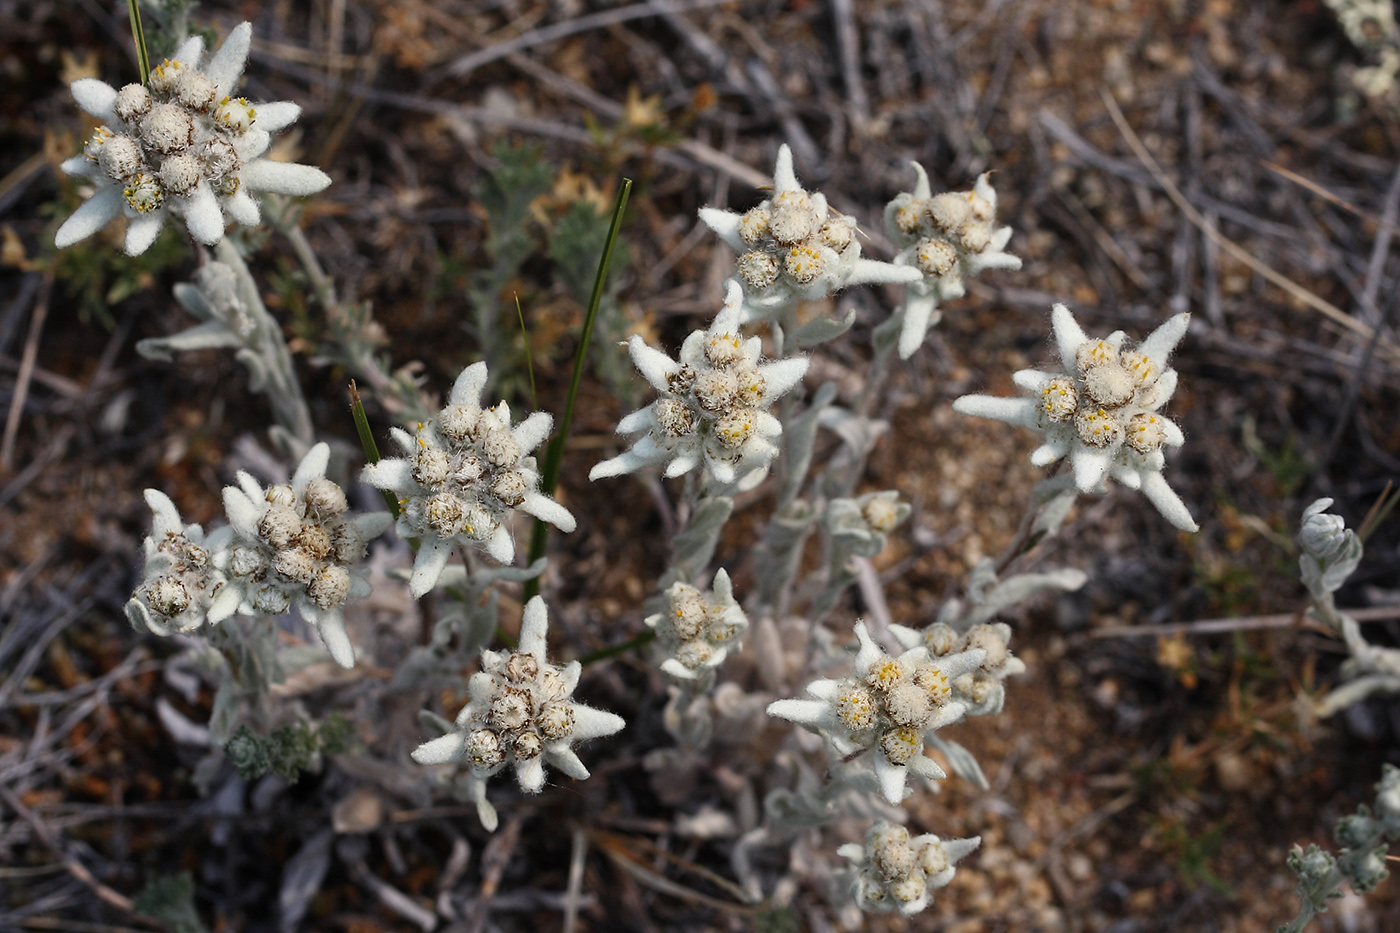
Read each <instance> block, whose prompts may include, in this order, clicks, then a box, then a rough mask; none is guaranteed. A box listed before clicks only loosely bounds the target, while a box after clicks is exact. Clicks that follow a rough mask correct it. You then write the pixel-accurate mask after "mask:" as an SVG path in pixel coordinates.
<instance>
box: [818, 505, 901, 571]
mask: <svg viewBox="0 0 1400 933" xmlns="http://www.w3.org/2000/svg"><path fill="white" fill-rule="evenodd" d="M912 512H913V507H912V506H911V505H910V504H909V503H907V502H900V501H899V493H898V492H896V491H894V490H893V489H886V490H883V491H881V492H868V493H866V494H865V495H863V496H858V497H857V498H855V499H833V500H831V502H830V504H828V505H827V508H826V519H825V520H826V526H827V529H828V530H829V531H830V532H831V535H832V537H833V538H839V539H843V540H844V541H847V542H849V547H850V550H851V551H852V552H853V553H856V554H861V555H863V556H866V557H874V556H875V555H876V554H879V553H880V552H881V551H883V550H884V549H885V541H886V540H887V539H888V538H889V534H890V532H892V531H894V530H895V528H897V527H898V526H899V525H900V524H902V523H903V522H904V521H905V519H907V518H908V517H909V515H910V514H911V513H912Z"/></svg>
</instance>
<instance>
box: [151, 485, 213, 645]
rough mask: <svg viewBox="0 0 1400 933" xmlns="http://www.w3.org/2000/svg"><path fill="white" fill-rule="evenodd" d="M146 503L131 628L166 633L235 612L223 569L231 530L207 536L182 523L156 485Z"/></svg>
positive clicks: (211, 621) (199, 624) (189, 627)
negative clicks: (147, 519) (147, 527)
mask: <svg viewBox="0 0 1400 933" xmlns="http://www.w3.org/2000/svg"><path fill="white" fill-rule="evenodd" d="M146 504H147V505H149V506H150V507H151V512H152V516H153V517H152V521H151V534H150V536H149V537H147V538H146V540H145V544H144V546H145V552H146V571H145V574H144V576H143V578H142V581H141V585H140V586H138V587H137V588H136V592H135V593H133V594H132V597H131V599H130V600H129V601H128V602H127V604H126V617H127V619H129V620H130V621H131V624H132V627H133V628H135V629H136V630H137V631H143V632H150V633H152V634H154V635H170V634H172V633H174V632H191V631H194V630H195V629H197V628H199V627H200V626H202V625H217V624H218V623H220V622H222V621H223V620H224V619H227V618H228V617H229V616H231V615H233V614H234V613H235V612H236V611H237V610H238V604H239V601H240V598H241V597H240V595H239V592H238V589H237V587H232V586H228V585H227V583H228V581H227V578H226V577H225V575H224V572H223V569H222V567H223V565H224V564H225V562H226V561H227V559H228V546H229V540H230V538H231V537H232V535H233V532H232V530H231V529H229V528H220V529H218V530H216V531H213V532H211V533H210V534H208V535H205V534H204V529H203V528H201V527H200V526H199V525H186V524H184V523H183V522H181V521H180V513H179V511H177V510H176V508H175V503H173V502H171V501H170V498H169V497H168V496H166V494H165V493H163V492H159V491H158V490H155V489H147V490H146Z"/></svg>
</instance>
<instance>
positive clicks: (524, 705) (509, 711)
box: [413, 596, 626, 830]
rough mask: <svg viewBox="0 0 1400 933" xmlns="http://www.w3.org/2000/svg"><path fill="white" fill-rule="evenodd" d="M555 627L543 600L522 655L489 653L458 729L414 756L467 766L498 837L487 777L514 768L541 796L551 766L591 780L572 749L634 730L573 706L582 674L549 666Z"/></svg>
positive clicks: (524, 627) (525, 623)
mask: <svg viewBox="0 0 1400 933" xmlns="http://www.w3.org/2000/svg"><path fill="white" fill-rule="evenodd" d="M548 627H549V619H548V613H547V611H546V609H545V604H544V599H543V598H542V597H539V596H536V597H535V598H534V599H531V600H530V601H529V602H528V603H526V605H525V614H524V617H523V619H522V621H521V625H520V642H519V645H518V647H517V648H516V650H515V651H500V652H498V651H489V650H488V651H483V652H481V671H480V672H478V673H476V674H473V675H472V677H471V680H470V681H468V683H467V691H468V693H469V694H470V697H471V699H470V702H468V703H467V705H466V706H464V707H462V711H461V712H460V713H459V714H458V715H457V722H456V727H455V729H454V730H453V731H452V732H449V733H448V734H447V735H444V736H441V737H439V738H436V739H433V740H432V741H429V742H425V743H424V744H422V745H420V746H418V748H417V749H416V750H415V751H414V752H413V760H414V761H416V762H418V763H419V764H421V765H438V764H448V763H456V762H460V763H463V764H465V765H466V766H467V768H468V776H467V794H468V797H469V799H471V800H472V801H473V802H474V803H475V804H476V808H477V815H478V816H479V817H480V818H481V823H482V825H483V826H485V827H486V828H487V829H488V830H495V828H496V823H497V817H496V810H495V808H494V807H492V806H491V803H490V802H489V801H488V800H487V799H486V780H487V778H489V777H490V776H491V775H493V774H495V773H496V772H498V771H501V770H503V769H504V768H507V767H511V768H514V769H515V778H516V780H517V781H518V782H519V784H520V789H521V790H523V791H525V792H527V793H531V794H537V793H539V792H540V790H541V789H542V788H543V787H544V764H545V762H548V763H549V764H551V765H553V766H554V767H556V768H558V769H559V770H560V771H563V772H564V773H565V774H567V775H569V776H570V777H573V778H578V779H579V780H583V779H584V778H587V777H588V769H587V768H585V767H584V766H583V762H582V761H580V760H579V757H578V755H576V754H575V753H574V750H573V748H572V747H571V746H572V745H573V744H574V743H576V742H583V741H586V740H588V739H594V738H600V737H602V736H606V735H612V734H613V733H614V732H617V731H618V730H620V729H621V728H622V727H623V726H624V725H626V723H625V722H624V721H623V719H622V717H621V716H617V715H615V714H613V713H608V712H604V711H602V710H598V709H594V708H592V707H590V706H584V705H583V704H581V703H575V702H574V701H573V700H572V699H570V697H571V696H572V695H573V692H574V688H575V687H577V686H578V679H579V673H580V672H581V670H582V668H581V666H580V665H579V662H577V661H570V662H569V663H568V664H566V665H564V666H563V667H556V666H555V665H553V664H550V663H549V661H548V659H547V657H546V655H545V638H546V634H547V631H548Z"/></svg>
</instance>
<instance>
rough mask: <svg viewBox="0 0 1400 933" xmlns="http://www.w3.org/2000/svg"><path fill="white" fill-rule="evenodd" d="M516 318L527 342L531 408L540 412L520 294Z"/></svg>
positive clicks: (533, 356)
mask: <svg viewBox="0 0 1400 933" xmlns="http://www.w3.org/2000/svg"><path fill="white" fill-rule="evenodd" d="M512 297H513V298H515V316H516V317H518V318H519V319H520V336H521V337H522V338H524V340H525V371H526V372H527V373H529V374H530V407H531V408H532V409H534V410H535V411H539V410H540V398H539V396H538V395H537V394H536V393H535V353H534V349H533V348H532V347H531V346H530V329H529V328H528V327H526V326H525V312H524V311H521V310H520V293H519V292H516V293H515V294H514V295H513V296H512Z"/></svg>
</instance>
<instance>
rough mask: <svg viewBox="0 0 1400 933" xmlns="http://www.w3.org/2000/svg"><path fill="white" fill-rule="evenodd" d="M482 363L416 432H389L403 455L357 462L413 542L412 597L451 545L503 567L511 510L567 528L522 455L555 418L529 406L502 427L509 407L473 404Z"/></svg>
mask: <svg viewBox="0 0 1400 933" xmlns="http://www.w3.org/2000/svg"><path fill="white" fill-rule="evenodd" d="M486 376H487V371H486V364H485V363H474V364H472V365H471V366H468V367H467V368H466V369H464V370H462V373H461V375H460V376H458V377H457V381H456V383H455V384H454V385H453V386H452V393H451V395H450V396H449V398H448V404H447V406H446V407H445V408H443V409H442V411H440V412H438V413H437V415H436V416H435V417H433V418H432V419H431V420H430V421H428V422H426V423H424V424H420V425H419V426H418V432H417V434H416V435H410V434H409V433H408V432H407V431H403V430H400V429H398V428H394V429H392V430H391V431H390V435H391V436H392V437H393V439H394V442H395V443H396V444H398V445H399V447H400V448H402V450H403V451H404V454H405V457H403V458H390V459H384V460H380V461H379V462H378V463H372V464H370V465H368V466H366V467H365V469H364V473H363V474H362V477H361V478H362V479H363V480H364V481H365V482H366V483H369V484H370V485H371V486H376V487H378V488H380V489H387V490H390V491H391V492H393V493H394V494H395V495H396V496H398V498H399V501H400V503H401V505H402V508H401V510H400V512H399V520H398V525H397V530H398V533H399V535H400V536H401V537H404V538H416V539H418V541H419V547H418V555H417V557H416V558H415V559H414V561H413V576H412V577H411V578H410V580H409V589H410V591H411V592H412V593H413V595H414V597H415V598H417V597H421V596H423V594H425V593H427V592H428V591H429V590H431V589H432V588H433V587H434V586H435V585H436V584H437V581H438V577H439V576H441V575H442V570H443V568H444V567H446V566H447V561H448V558H449V557H451V556H452V551H453V550H454V549H455V548H457V547H459V546H467V547H477V548H480V549H482V550H484V551H486V553H487V554H489V555H491V557H493V558H494V559H496V560H497V561H500V562H501V563H502V564H509V563H511V562H512V561H513V560H514V559H515V537H514V536H513V535H512V534H511V530H510V522H511V517H512V516H513V515H514V514H515V512H516V511H521V512H525V513H527V514H529V515H533V516H534V517H536V518H538V519H541V520H543V521H546V522H549V523H550V524H552V525H554V526H555V527H557V528H559V529H560V530H561V531H573V530H574V526H575V522H574V517H573V515H572V514H570V513H569V510H568V509H566V508H564V507H563V506H562V505H560V504H559V503H558V502H555V501H554V500H553V499H551V498H550V497H549V496H547V495H545V494H544V493H542V492H540V490H539V485H540V476H539V472H538V470H537V469H536V464H535V458H534V457H531V456H527V454H528V453H529V452H530V451H532V450H534V449H535V448H536V447H538V446H539V445H540V444H541V443H543V442H544V440H545V438H547V437H548V436H549V432H550V430H551V429H552V427H553V424H554V419H553V418H551V417H550V416H549V415H548V414H546V413H545V412H535V413H534V414H531V415H530V416H529V417H527V418H526V419H525V420H524V421H521V422H520V423H519V424H517V425H515V426H513V427H512V426H511V414H510V406H509V405H507V404H506V403H505V402H501V403H500V404H498V405H496V406H495V407H493V408H489V409H483V408H482V407H481V401H480V400H481V392H482V390H483V389H484V388H485V386H486Z"/></svg>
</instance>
